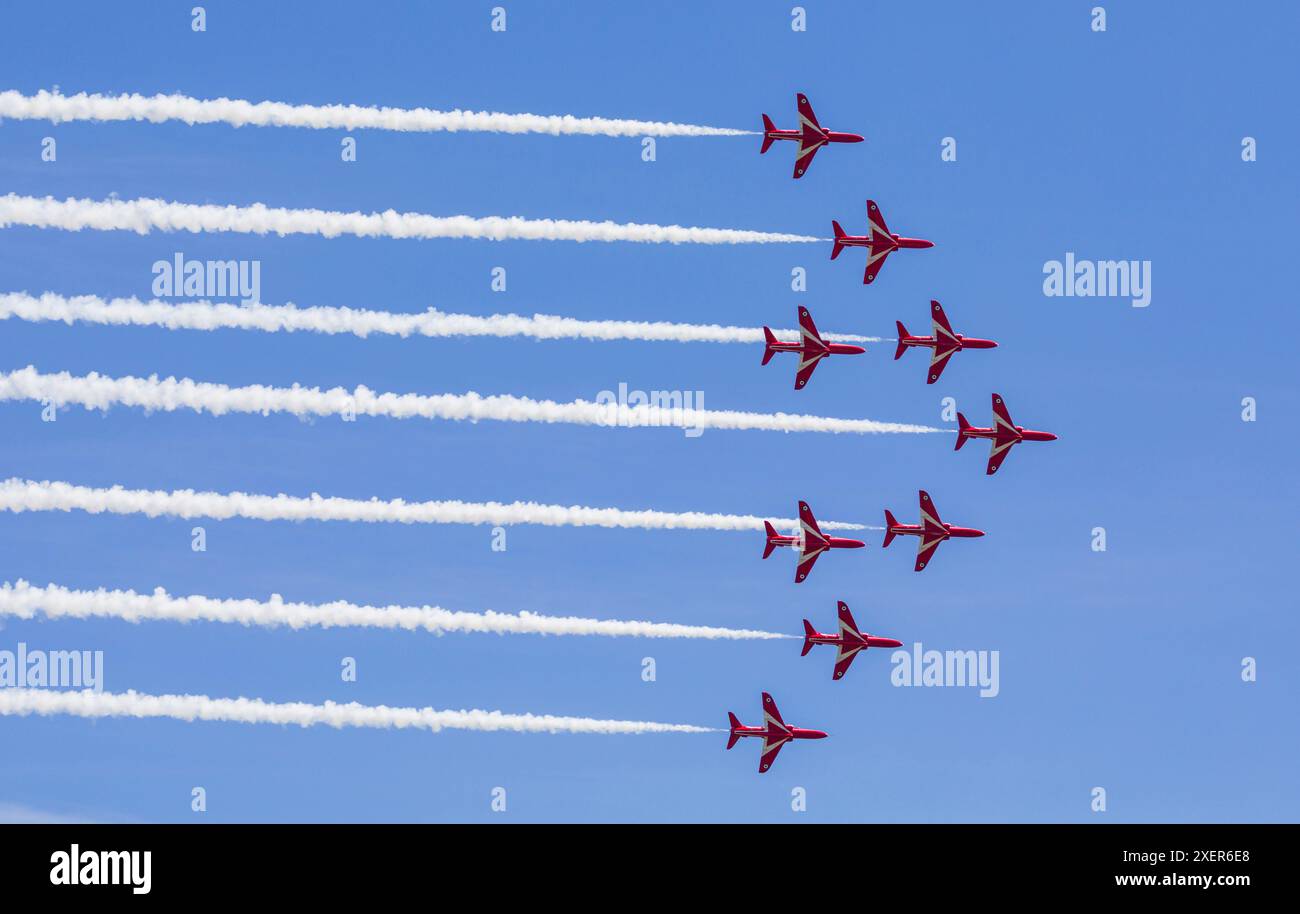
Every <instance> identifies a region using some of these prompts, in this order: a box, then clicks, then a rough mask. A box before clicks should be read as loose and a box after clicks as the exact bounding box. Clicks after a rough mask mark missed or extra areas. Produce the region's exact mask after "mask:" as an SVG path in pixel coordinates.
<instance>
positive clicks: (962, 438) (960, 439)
mask: <svg viewBox="0 0 1300 914" xmlns="http://www.w3.org/2000/svg"><path fill="white" fill-rule="evenodd" d="M968 428H970V423H969V422H967V421H966V417H965V416H963V415H962V414H961V413H958V414H957V446H956V447H955V448H953V450H954V451H960V450H961V446H962V445H963V444H965V443H966V429H968Z"/></svg>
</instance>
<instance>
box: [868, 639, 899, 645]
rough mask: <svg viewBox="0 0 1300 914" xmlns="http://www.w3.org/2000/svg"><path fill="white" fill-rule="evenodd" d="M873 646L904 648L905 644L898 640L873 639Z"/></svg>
mask: <svg viewBox="0 0 1300 914" xmlns="http://www.w3.org/2000/svg"><path fill="white" fill-rule="evenodd" d="M871 646H872V647H902V646H903V642H901V641H899V640H898V639H897V638H872V639H871Z"/></svg>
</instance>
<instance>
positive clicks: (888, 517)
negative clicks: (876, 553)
mask: <svg viewBox="0 0 1300 914" xmlns="http://www.w3.org/2000/svg"><path fill="white" fill-rule="evenodd" d="M897 523H898V521H896V520H895V519H894V515H893V512H891V511H890V510H889V509H888V508H886V509H885V541H884V543H882V544H881V546H880V548H881V549H888V548H889V544H890V543H892V542H893V541H894V536H895V535H896V534H895V533H894V525H895V524H897Z"/></svg>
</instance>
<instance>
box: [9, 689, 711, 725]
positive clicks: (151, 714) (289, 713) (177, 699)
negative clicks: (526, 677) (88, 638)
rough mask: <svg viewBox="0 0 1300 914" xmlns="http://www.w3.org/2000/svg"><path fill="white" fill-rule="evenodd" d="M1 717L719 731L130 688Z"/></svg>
mask: <svg viewBox="0 0 1300 914" xmlns="http://www.w3.org/2000/svg"><path fill="white" fill-rule="evenodd" d="M0 714H3V715H19V716H23V717H25V716H27V715H29V714H39V715H41V716H42V717H47V716H49V715H52V714H71V715H73V716H75V717H91V718H98V717H137V718H158V717H165V718H171V719H172V720H184V721H190V722H193V721H196V720H210V721H226V722H229V723H239V724H297V725H298V726H300V727H313V726H318V725H322V724H323V725H325V726H328V727H334V728H336V729H341V728H343V727H373V728H376V729H380V730H391V729H398V730H405V729H408V728H417V729H421V730H429V731H431V732H433V733H437V732H439V731H441V730H479V731H486V732H500V731H509V732H513V733H600V734H606V735H613V734H632V733H714V732H716V730H714V729H713V728H711V727H695V726H692V725H690V724H660V723H654V722H652V721H643V720H600V719H598V718H592V717H555V716H552V715H550V714H505V713H502V712H501V711H479V710H473V711H437V710H435V709H433V708H390V707H388V706H387V705H362V704H357V703H356V702H349V703H347V704H337V703H335V702H332V701H327V702H325V703H324V704H323V705H312V704H305V703H303V702H289V703H286V704H272V703H270V702H265V701H262V700H261V699H258V698H209V697H208V696H206V695H142V694H140V693H139V692H135V691H130V692H123V693H113V692H92V691H89V690H87V691H84V692H57V691H50V690H48V689H0Z"/></svg>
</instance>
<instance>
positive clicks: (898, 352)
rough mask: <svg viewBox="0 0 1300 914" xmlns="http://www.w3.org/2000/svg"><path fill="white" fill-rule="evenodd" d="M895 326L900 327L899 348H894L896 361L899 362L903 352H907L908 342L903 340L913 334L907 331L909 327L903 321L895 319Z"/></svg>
mask: <svg viewBox="0 0 1300 914" xmlns="http://www.w3.org/2000/svg"><path fill="white" fill-rule="evenodd" d="M894 326H895V327H896V328H898V348H897V349H895V350H894V361H895V362H897V361H898V360H899V359H901V358H902V357H903V353H904V352H907V344H906V343H904V342H903V340H904V339H906V338H907V337H909V336H911V334H910V333H908V332H907V328H906V327H904V326H903V322H902V321H894Z"/></svg>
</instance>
